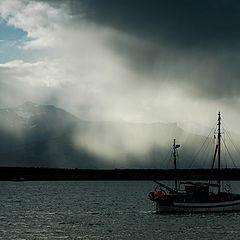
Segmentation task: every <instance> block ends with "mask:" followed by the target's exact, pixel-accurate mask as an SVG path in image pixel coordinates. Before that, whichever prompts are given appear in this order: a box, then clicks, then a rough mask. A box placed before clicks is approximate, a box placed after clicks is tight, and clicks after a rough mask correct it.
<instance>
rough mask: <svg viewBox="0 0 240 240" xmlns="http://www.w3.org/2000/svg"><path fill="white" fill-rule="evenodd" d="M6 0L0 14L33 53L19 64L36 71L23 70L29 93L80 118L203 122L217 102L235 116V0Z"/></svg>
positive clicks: (238, 86) (239, 18)
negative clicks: (38, 54) (35, 89)
mask: <svg viewBox="0 0 240 240" xmlns="http://www.w3.org/2000/svg"><path fill="white" fill-rule="evenodd" d="M14 1H15V2H16V3H17V4H15V5H14V7H13V6H12V5H11V4H9V3H8V2H7V1H3V3H4V2H5V5H4V4H3V3H2V4H1V6H2V8H0V9H2V11H1V17H2V19H3V20H4V21H5V22H7V24H9V25H10V26H14V27H16V28H21V29H22V30H23V31H25V32H26V33H27V40H26V41H25V42H24V43H22V46H20V47H22V48H23V49H24V50H25V51H28V52H31V51H35V50H36V49H38V51H39V52H41V54H42V55H41V57H39V58H36V59H35V61H34V62H30V63H28V64H29V65H28V66H29V68H30V65H31V64H34V65H37V66H41V67H42V68H41V70H40V68H38V70H37V71H34V74H33V75H32V79H31V76H30V75H29V71H28V72H27V71H26V74H27V76H28V77H27V79H28V82H31V85H32V86H35V85H36V84H39V83H40V84H42V86H41V89H42V91H41V94H36V96H39V97H37V101H40V102H42V103H45V102H46V101H47V102H48V101H53V103H54V104H57V105H58V106H61V107H64V108H66V109H68V110H69V111H71V112H73V113H75V114H77V115H78V116H80V117H82V118H86V119H96V118H98V119H104V120H116V119H117V120H119V119H120V120H127V121H141V122H154V121H163V122H165V121H166V122H169V121H170V122H173V121H200V120H199V119H201V118H202V116H203V115H209V114H211V117H209V119H204V120H202V121H203V124H208V123H209V122H212V119H213V118H214V117H215V114H216V112H217V111H219V110H221V111H223V113H225V114H226V115H227V118H228V119H227V121H229V123H230V125H231V124H232V120H233V119H234V118H235V117H236V116H238V115H239V113H238V111H237V109H236V106H237V105H238V103H239V100H240V98H239V90H240V83H239V75H240V72H239V71H240V70H239V52H240V51H239V50H240V47H239V42H240V41H239V40H240V34H239V31H238V28H239V24H240V14H239V12H240V11H239V10H240V4H239V3H238V1H233V0H230V1H223V0H222V1H206V0H203V1H190V0H184V1H177V0H170V1H163V0H159V1H155V0H151V1H135V0H133V1H126V0H121V1H110V0H103V1H97V0H82V1H76V0H69V1H40V0H39V1H28V0H22V1H20V0H14ZM11 6H12V7H11ZM16 6H18V8H17V7H16ZM31 9H32V10H33V12H34V13H35V14H30V13H31V12H32V10H31ZM16 11H17V14H16ZM28 18H31V21H29V19H28ZM24 19H25V20H26V19H28V23H27V22H25V20H24ZM29 22H30V23H31V24H30V23H29ZM20 60H21V59H20ZM22 61H25V60H24V59H23V60H22ZM5 64H10V63H5ZM3 65H4V64H3ZM3 65H2V66H1V69H0V71H3V67H4V66H3ZM20 67H22V65H21V66H20ZM16 68H17V66H16ZM24 69H25V70H26V68H24ZM2 74H3V73H2ZM4 74H5V73H4ZM4 76H5V75H4ZM14 76H15V75H14ZM22 76H23V75H22ZM9 78H12V79H13V78H14V77H12V76H11V77H9ZM22 78H23V77H22ZM4 79H5V78H4ZM14 79H15V80H16V77H15V78H14ZM18 79H19V76H18ZM12 82H14V80H12ZM17 83H19V81H17ZM13 85H15V84H14V83H13ZM16 85H17V84H16ZM44 86H45V88H46V90H45V91H44V90H43V89H44ZM5 92H6V91H5ZM28 92H32V90H31V91H28ZM5 95H6V94H5ZM41 96H42V97H41ZM46 96H47V97H46ZM66 96H68V97H66ZM30 97H31V99H30V100H33V101H34V100H35V99H33V96H32V95H31V96H30ZM46 99H47V100H46ZM182 113H184V114H182Z"/></svg>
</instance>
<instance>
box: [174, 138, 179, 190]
mask: <svg viewBox="0 0 240 240" xmlns="http://www.w3.org/2000/svg"><path fill="white" fill-rule="evenodd" d="M176 148H177V147H176V139H175V138H174V139H173V163H174V180H175V190H176V191H177V189H178V186H177V156H176Z"/></svg>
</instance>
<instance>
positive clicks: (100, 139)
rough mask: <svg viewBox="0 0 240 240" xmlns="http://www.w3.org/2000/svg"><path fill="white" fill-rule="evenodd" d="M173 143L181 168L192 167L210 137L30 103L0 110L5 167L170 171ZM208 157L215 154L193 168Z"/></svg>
mask: <svg viewBox="0 0 240 240" xmlns="http://www.w3.org/2000/svg"><path fill="white" fill-rule="evenodd" d="M173 138H176V139H177V143H180V144H181V148H180V150H179V153H180V154H181V162H180V166H181V167H184V168H187V167H189V166H190V165H191V162H192V161H193V160H194V155H196V154H195V153H196V152H197V151H198V150H199V149H200V147H201V145H202V143H203V142H204V140H205V139H206V137H203V136H200V135H197V134H192V133H189V132H187V131H184V130H183V129H181V128H179V127H178V125H177V124H176V123H152V124H144V123H127V122H90V121H84V120H81V119H79V118H77V117H75V116H73V115H72V114H70V113H68V112H66V111H65V110H63V109H60V108H56V107H54V106H52V105H37V104H35V103H31V102H26V103H24V104H23V105H20V106H18V107H16V108H5V109H0V165H1V166H28V167H61V168H171V167H172V160H171V152H170V151H169V150H170V149H171V146H172V141H173ZM205 158H209V159H210V158H211V153H210V154H209V156H207V155H205V157H204V159H200V160H199V159H197V160H195V163H194V164H195V165H194V166H195V167H198V166H203V163H204V162H206V161H205ZM209 165H210V163H209V164H208V165H206V166H205V167H208V166H209Z"/></svg>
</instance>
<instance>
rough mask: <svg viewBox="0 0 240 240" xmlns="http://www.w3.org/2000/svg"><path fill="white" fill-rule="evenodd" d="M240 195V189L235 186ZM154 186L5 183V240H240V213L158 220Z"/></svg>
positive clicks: (1, 227)
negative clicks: (152, 196) (152, 198)
mask: <svg viewBox="0 0 240 240" xmlns="http://www.w3.org/2000/svg"><path fill="white" fill-rule="evenodd" d="M232 187H233V190H234V191H238V192H239V189H240V188H239V187H240V184H238V183H236V182H235V183H233V184H232ZM153 188H154V183H152V182H147V181H146V182H142V181H141V182H140V181H139V182H1V183H0V190H1V195H0V200H1V201H0V213H1V214H0V233H1V234H0V239H4V240H5V239H123V240H124V239H223V236H224V239H240V231H239V220H240V213H220V214H213V213H212V214H170V215H167V214H164V215H159V214H155V206H154V203H152V202H151V201H149V200H148V199H147V195H148V192H149V191H151V190H152V189H153Z"/></svg>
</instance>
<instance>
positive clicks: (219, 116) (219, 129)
mask: <svg viewBox="0 0 240 240" xmlns="http://www.w3.org/2000/svg"><path fill="white" fill-rule="evenodd" d="M217 125H218V134H217V139H218V148H217V151H218V193H220V190H221V185H220V184H221V180H220V169H221V113H220V112H219V113H218V124H217Z"/></svg>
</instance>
